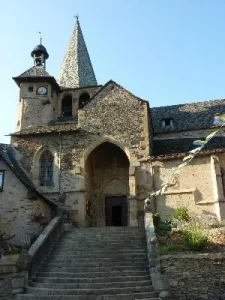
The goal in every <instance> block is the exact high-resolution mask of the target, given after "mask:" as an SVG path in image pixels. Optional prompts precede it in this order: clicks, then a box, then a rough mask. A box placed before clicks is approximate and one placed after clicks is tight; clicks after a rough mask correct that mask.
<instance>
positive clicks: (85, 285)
mask: <svg viewBox="0 0 225 300" xmlns="http://www.w3.org/2000/svg"><path fill="white" fill-rule="evenodd" d="M134 285H135V286H137V287H149V286H151V285H150V281H149V280H145V281H141V280H139V281H136V282H135V283H134V282H133V281H124V282H113V281H111V282H101V283H93V282H91V284H90V283H74V282H72V283H70V282H66V283H65V282H56V283H55V282H31V283H30V286H33V287H38V288H48V289H54V288H55V289H66V290H67V289H90V288H91V289H94V290H96V289H106V288H112V287H113V288H129V287H130V288H131V287H133V286H134Z"/></svg>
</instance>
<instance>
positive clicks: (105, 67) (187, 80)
mask: <svg viewBox="0 0 225 300" xmlns="http://www.w3.org/2000/svg"><path fill="white" fill-rule="evenodd" d="M0 2H1V18H0V36H1V47H0V59H1V68H0V87H1V106H0V142H3V143H4V142H9V138H8V137H5V136H4V135H5V134H8V133H10V132H14V130H15V123H16V107H17V103H18V100H19V89H18V87H17V86H16V84H15V83H14V82H13V80H12V77H13V76H17V75H19V74H21V73H22V72H24V71H25V70H27V69H28V68H30V67H31V66H32V65H33V62H32V59H31V57H30V52H31V50H32V48H33V47H34V46H35V45H36V44H38V41H39V36H38V33H37V32H38V31H41V32H42V36H43V44H44V45H45V46H46V48H47V50H48V52H49V54H50V58H49V60H48V64H47V71H48V72H49V73H50V74H51V75H53V76H55V77H57V76H58V73H59V69H60V66H61V63H62V59H63V56H64V53H65V50H66V48H67V45H68V42H69V39H70V36H71V34H72V30H73V26H74V18H73V16H74V15H76V14H79V16H80V23H81V27H82V31H83V34H84V38H85V41H86V43H87V47H88V50H89V54H90V56H91V60H92V63H93V67H94V70H95V73H96V77H97V80H98V83H99V84H104V83H106V82H107V81H108V80H109V79H113V80H115V81H116V82H118V83H119V84H121V85H122V86H124V87H125V88H127V89H128V90H130V91H131V92H132V93H134V94H135V95H137V96H139V97H141V98H143V99H146V100H148V101H149V103H150V106H151V107H154V106H164V105H173V104H178V103H187V102H195V101H205V100H211V99H221V98H225V72H224V70H225V18H224V12H225V1H224V0H216V1H213V0H197V1H196V0H47V1H46V0H39V1H33V2H32V1H30V0H29V1H28V0H20V1H14V0H7V1H3V0H0Z"/></svg>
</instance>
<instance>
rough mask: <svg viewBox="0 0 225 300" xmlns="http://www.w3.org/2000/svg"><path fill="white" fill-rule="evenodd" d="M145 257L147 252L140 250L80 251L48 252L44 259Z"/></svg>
mask: <svg viewBox="0 0 225 300" xmlns="http://www.w3.org/2000/svg"><path fill="white" fill-rule="evenodd" d="M146 257H147V253H146V252H141V253H131V254H129V255H127V253H115V252H113V253H110V254H106V253H104V252H101V253H98V254H93V253H91V254H90V253H82V254H76V253H73V254H70V255H68V254H67V255H65V254H64V253H62V254H54V253H50V254H49V256H48V257H46V259H75V260H76V259H78V260H81V259H82V260H86V259H87V260H93V259H103V260H104V259H106V260H107V259H116V258H119V259H136V258H140V259H144V258H146Z"/></svg>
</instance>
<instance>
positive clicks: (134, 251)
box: [52, 246, 147, 256]
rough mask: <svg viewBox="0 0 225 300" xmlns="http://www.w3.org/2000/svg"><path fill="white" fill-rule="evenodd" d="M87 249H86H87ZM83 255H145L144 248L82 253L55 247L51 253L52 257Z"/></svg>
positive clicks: (81, 251) (93, 250)
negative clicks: (56, 255) (57, 255)
mask: <svg viewBox="0 0 225 300" xmlns="http://www.w3.org/2000/svg"><path fill="white" fill-rule="evenodd" d="M87 249H88V248H87ZM85 253H89V254H90V253H91V255H98V254H104V255H110V254H112V255H114V254H118V255H120V254H125V255H127V256H129V255H130V254H137V253H140V254H141V253H142V254H145V255H146V253H147V250H146V248H138V249H130V248H129V249H124V248H120V249H116V251H114V250H113V251H112V250H111V249H91V251H90V249H88V251H87V252H84V250H83V249H82V250H81V249H59V248H58V246H56V248H55V249H54V251H53V252H52V255H54V254H59V255H62V254H63V255H73V254H76V255H83V254H85Z"/></svg>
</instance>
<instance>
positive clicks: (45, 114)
mask: <svg viewBox="0 0 225 300" xmlns="http://www.w3.org/2000/svg"><path fill="white" fill-rule="evenodd" d="M31 57H32V58H33V62H34V66H33V67H31V68H30V69H28V70H27V71H25V72H24V73H22V74H21V75H19V76H17V77H14V78H13V79H14V81H15V82H16V83H17V85H18V86H19V88H20V96H19V103H18V113H17V124H16V131H21V130H24V129H27V128H29V127H37V126H47V125H48V124H49V123H50V122H51V121H52V120H53V112H54V109H55V108H54V107H55V101H56V100H55V98H56V92H57V91H58V90H59V89H60V88H59V86H58V84H57V82H56V80H55V78H54V77H52V76H50V75H49V73H48V72H47V71H46V61H47V59H48V58H49V54H48V51H47V49H46V48H45V47H44V46H43V45H42V40H40V44H39V45H37V46H36V47H34V49H33V50H32V52H31Z"/></svg>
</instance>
